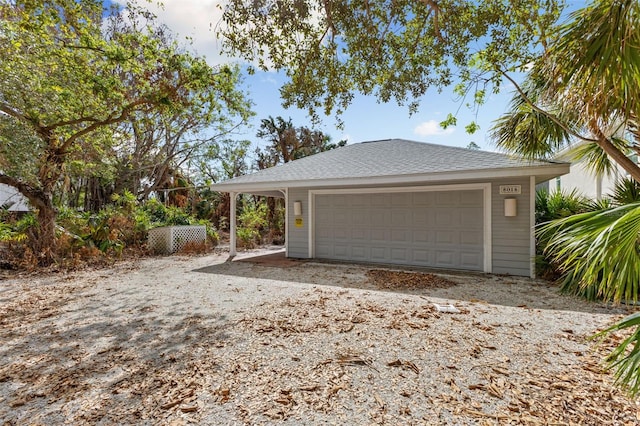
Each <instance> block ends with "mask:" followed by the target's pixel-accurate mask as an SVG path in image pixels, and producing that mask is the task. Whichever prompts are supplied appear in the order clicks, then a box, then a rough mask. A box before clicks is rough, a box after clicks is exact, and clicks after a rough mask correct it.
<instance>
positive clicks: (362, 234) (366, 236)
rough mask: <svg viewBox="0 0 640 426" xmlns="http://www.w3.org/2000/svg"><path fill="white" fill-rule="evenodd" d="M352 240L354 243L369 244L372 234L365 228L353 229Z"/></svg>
mask: <svg viewBox="0 0 640 426" xmlns="http://www.w3.org/2000/svg"><path fill="white" fill-rule="evenodd" d="M351 239H352V240H353V241H354V242H358V241H365V242H368V241H369V240H370V239H371V232H370V231H369V230H368V229H365V228H353V229H351Z"/></svg>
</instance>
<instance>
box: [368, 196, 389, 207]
mask: <svg viewBox="0 0 640 426" xmlns="http://www.w3.org/2000/svg"><path fill="white" fill-rule="evenodd" d="M368 195H369V196H371V195H373V194H368ZM375 195H376V197H371V207H385V208H387V207H389V206H390V205H391V194H375Z"/></svg>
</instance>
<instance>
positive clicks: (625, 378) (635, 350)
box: [594, 312, 640, 397]
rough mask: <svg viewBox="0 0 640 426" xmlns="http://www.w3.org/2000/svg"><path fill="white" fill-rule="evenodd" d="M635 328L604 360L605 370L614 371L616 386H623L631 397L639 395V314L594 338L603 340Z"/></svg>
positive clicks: (614, 325)
mask: <svg viewBox="0 0 640 426" xmlns="http://www.w3.org/2000/svg"><path fill="white" fill-rule="evenodd" d="M632 327H635V330H634V331H632V332H631V335H629V336H628V337H627V338H625V339H624V340H623V341H622V343H620V344H619V345H618V346H617V347H616V348H615V349H614V350H613V351H612V352H611V353H610V354H609V355H608V356H607V358H606V362H607V368H609V369H614V370H615V373H614V375H615V378H616V384H618V385H621V386H624V387H626V388H627V390H628V391H629V394H630V395H631V397H636V396H638V395H640V375H639V374H638V371H640V312H636V313H635V314H632V315H629V316H628V317H626V318H623V319H622V320H620V321H618V322H617V323H615V324H613V325H612V326H611V327H609V328H607V329H605V330H603V331H601V332H600V333H598V334H596V335H595V336H594V337H600V338H603V337H604V336H605V335H607V334H610V333H612V332H614V331H621V330H626V329H630V328H632Z"/></svg>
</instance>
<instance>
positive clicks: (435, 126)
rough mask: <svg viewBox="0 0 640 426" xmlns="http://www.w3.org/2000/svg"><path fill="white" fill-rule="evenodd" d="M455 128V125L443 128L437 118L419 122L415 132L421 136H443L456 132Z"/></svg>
mask: <svg viewBox="0 0 640 426" xmlns="http://www.w3.org/2000/svg"><path fill="white" fill-rule="evenodd" d="M455 130H456V129H455V128H454V127H448V128H446V129H443V128H442V127H440V123H439V122H437V121H436V120H429V121H424V122H422V123H420V124H418V125H417V126H416V128H415V129H413V133H415V134H416V135H420V136H443V135H450V134H451V133H453V132H455Z"/></svg>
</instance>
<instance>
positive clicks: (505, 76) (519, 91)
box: [498, 68, 598, 143]
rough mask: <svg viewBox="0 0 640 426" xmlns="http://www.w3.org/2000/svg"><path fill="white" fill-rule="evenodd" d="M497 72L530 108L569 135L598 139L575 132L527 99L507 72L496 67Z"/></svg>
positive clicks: (588, 139) (589, 139)
mask: <svg viewBox="0 0 640 426" xmlns="http://www.w3.org/2000/svg"><path fill="white" fill-rule="evenodd" d="M498 72H499V73H500V74H502V76H503V77H504V78H506V79H507V80H509V82H511V84H513V86H514V87H515V88H516V91H517V92H518V93H519V94H520V96H521V97H522V99H524V101H525V102H526V103H527V105H529V106H530V107H531V108H533V110H534V111H536V112H538V113H540V114H542V115H544V116H545V117H548V118H549V119H550V120H551V121H553V122H554V123H556V124H557V125H558V126H560V127H561V128H562V130H564V131H565V132H567V133H568V134H570V135H571V136H574V137H576V138H578V139H580V140H583V141H585V142H595V143H598V139H593V138H588V137H586V136H583V135H581V134H579V133H577V132H575V131H574V130H573V129H571V128H570V127H569V126H567V125H566V124H565V123H564V122H563V121H562V120H560V119H559V118H558V117H557V116H556V115H554V114H551V113H550V112H548V111H545V110H544V109H542V108H540V107H539V106H538V105H536V104H535V103H533V102H532V101H531V99H529V97H528V96H527V94H526V93H525V92H524V90H522V88H521V87H520V85H519V84H518V83H516V81H515V80H514V79H513V78H511V77H510V76H509V74H507V73H506V72H505V71H503V70H502V69H499V68H498Z"/></svg>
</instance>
